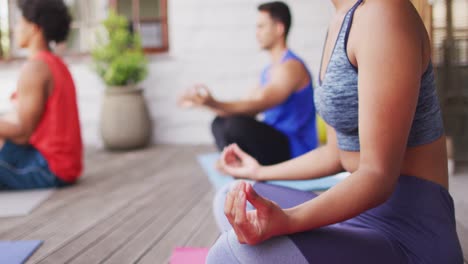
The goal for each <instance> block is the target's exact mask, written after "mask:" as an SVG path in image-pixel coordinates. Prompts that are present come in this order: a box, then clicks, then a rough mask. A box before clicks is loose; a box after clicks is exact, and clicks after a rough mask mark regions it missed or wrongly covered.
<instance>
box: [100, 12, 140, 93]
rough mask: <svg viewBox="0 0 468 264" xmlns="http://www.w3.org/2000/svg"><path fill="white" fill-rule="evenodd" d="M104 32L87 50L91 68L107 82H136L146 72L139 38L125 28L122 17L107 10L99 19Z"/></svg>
mask: <svg viewBox="0 0 468 264" xmlns="http://www.w3.org/2000/svg"><path fill="white" fill-rule="evenodd" d="M103 26H104V32H103V33H104V34H102V35H99V36H98V44H97V45H96V46H95V47H94V49H93V50H92V51H91V55H92V58H93V62H94V69H95V70H96V72H97V73H98V74H99V76H100V77H101V78H102V79H103V80H104V82H105V83H106V84H107V85H108V86H125V85H132V84H137V83H139V82H141V81H142V80H144V79H145V78H146V76H147V75H148V61H147V59H146V57H145V54H144V53H143V49H142V46H141V38H140V36H139V35H138V34H136V33H132V32H130V30H129V22H128V20H127V18H126V17H124V16H121V15H118V14H116V13H115V12H114V11H111V12H110V13H109V16H108V17H107V19H106V20H104V21H103Z"/></svg>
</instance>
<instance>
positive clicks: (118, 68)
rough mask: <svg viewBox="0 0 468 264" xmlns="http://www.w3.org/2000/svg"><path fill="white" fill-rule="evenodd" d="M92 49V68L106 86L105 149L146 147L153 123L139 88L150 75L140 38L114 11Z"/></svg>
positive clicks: (102, 123)
mask: <svg viewBox="0 0 468 264" xmlns="http://www.w3.org/2000/svg"><path fill="white" fill-rule="evenodd" d="M103 26H104V27H103V29H104V30H103V32H102V33H103V34H101V35H99V36H98V44H97V45H96V46H95V47H94V48H93V50H92V52H91V55H92V58H93V68H94V69H95V71H96V72H97V74H98V75H99V76H100V77H101V78H102V80H103V81H104V83H105V84H106V86H107V87H106V90H105V93H104V98H103V102H102V109H101V120H100V122H101V123H100V126H101V135H102V139H103V142H104V145H105V147H106V148H108V149H111V150H127V149H135V148H140V147H144V146H146V145H147V144H148V143H149V141H150V138H151V120H150V117H149V112H148V108H147V106H146V103H145V100H144V97H143V90H142V89H141V88H140V87H139V86H138V84H139V83H140V82H141V81H143V80H144V79H145V78H146V76H147V74H148V68H147V67H148V66H147V64H148V62H147V59H146V57H145V55H144V53H143V49H142V46H141V39H140V36H139V35H138V34H136V33H132V32H131V30H130V27H129V22H128V20H127V19H126V18H125V17H124V16H120V15H118V14H116V13H115V12H113V11H111V12H110V13H109V16H108V18H107V19H106V20H104V21H103Z"/></svg>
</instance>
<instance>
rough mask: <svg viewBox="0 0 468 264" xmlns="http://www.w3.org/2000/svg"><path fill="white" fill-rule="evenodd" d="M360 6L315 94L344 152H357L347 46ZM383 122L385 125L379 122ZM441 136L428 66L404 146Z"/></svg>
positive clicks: (353, 78) (354, 85) (348, 19)
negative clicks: (406, 142)
mask: <svg viewBox="0 0 468 264" xmlns="http://www.w3.org/2000/svg"><path fill="white" fill-rule="evenodd" d="M361 3H362V0H359V1H358V2H357V3H356V4H355V5H354V6H353V7H352V8H351V9H350V10H349V11H348V13H347V14H346V16H345V18H344V20H343V24H342V25H341V29H340V32H339V35H338V38H337V41H336V43H335V47H334V49H333V51H332V55H331V58H330V62H329V63H328V68H327V69H326V72H325V77H324V80H323V83H322V80H320V79H319V86H318V87H317V88H316V90H315V107H316V109H317V112H318V114H319V115H320V116H321V117H322V118H323V119H324V120H325V122H326V123H327V124H329V125H330V126H332V127H333V128H334V129H335V130H336V135H337V140H338V147H339V148H340V149H341V150H345V151H359V150H360V145H359V128H358V105H359V100H358V69H357V68H356V67H354V65H352V64H351V62H350V61H349V58H348V55H347V51H346V46H347V42H348V35H349V31H350V29H351V24H352V21H353V15H354V11H355V10H356V8H357V7H358V6H359V5H360V4H361ZM319 76H320V74H319ZM389 79H391V76H390V78H389ZM382 122H387V121H386V120H382ZM443 133H444V127H443V122H442V115H441V111H440V105H439V101H438V98H437V93H436V89H435V81H434V70H433V67H432V63H430V64H429V66H428V68H427V70H426V71H425V72H424V74H423V76H422V77H421V87H420V91H419V97H418V104H417V107H416V113H415V116H414V120H413V124H412V126H411V130H410V134H409V138H408V144H407V146H408V147H414V146H419V145H423V144H427V143H430V142H433V141H435V140H436V139H438V138H440V137H441V136H442V135H443Z"/></svg>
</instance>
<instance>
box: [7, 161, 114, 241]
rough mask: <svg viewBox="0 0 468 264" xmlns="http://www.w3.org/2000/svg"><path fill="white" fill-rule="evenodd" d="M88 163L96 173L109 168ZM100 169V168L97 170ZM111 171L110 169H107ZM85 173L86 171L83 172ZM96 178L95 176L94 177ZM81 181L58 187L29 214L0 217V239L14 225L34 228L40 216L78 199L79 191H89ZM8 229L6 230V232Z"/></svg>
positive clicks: (100, 164)
mask: <svg viewBox="0 0 468 264" xmlns="http://www.w3.org/2000/svg"><path fill="white" fill-rule="evenodd" d="M113 162H115V164H118V163H116V162H119V161H118V157H117V156H116V157H114V158H113V159H110V163H111V164H114V163H113ZM88 163H89V164H90V165H92V166H93V167H94V168H98V170H96V172H97V173H96V175H102V174H104V173H105V171H106V170H109V169H110V168H109V167H106V166H105V165H104V164H103V163H92V162H88ZM99 169H101V170H99ZM109 172H110V173H112V170H111V171H109ZM85 174H86V173H85ZM96 178H97V177H96ZM84 182H85V183H87V182H89V179H86V180H85V181H84ZM84 185H86V184H83V181H82V182H81V183H79V184H77V185H75V186H73V187H71V188H65V189H60V190H58V191H57V192H56V193H54V194H53V195H52V196H51V197H50V198H49V200H48V201H47V202H46V203H44V204H42V205H41V206H40V207H39V208H37V209H36V210H35V211H33V212H32V213H31V214H30V215H27V216H24V217H20V218H18V217H16V218H9V219H0V238H1V239H7V238H10V237H11V236H9V233H10V232H11V230H12V229H13V228H15V227H19V228H20V229H23V230H24V231H30V229H28V228H27V229H25V227H26V226H29V227H31V228H34V227H36V226H38V225H41V223H42V222H40V221H39V222H38V220H40V219H41V217H42V216H47V219H46V220H48V217H49V216H50V214H51V213H52V211H54V210H60V209H61V208H62V207H64V206H66V205H68V204H69V203H70V201H78V200H79V196H78V194H80V193H81V191H86V192H87V191H89V190H88V189H87V188H86V187H84ZM6 231H8V232H6Z"/></svg>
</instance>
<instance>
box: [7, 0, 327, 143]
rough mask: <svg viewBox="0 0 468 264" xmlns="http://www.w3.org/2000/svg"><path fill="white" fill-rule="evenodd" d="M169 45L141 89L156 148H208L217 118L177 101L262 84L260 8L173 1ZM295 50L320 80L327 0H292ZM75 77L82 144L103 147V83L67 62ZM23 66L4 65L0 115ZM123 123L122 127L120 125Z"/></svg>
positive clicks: (248, 0)
mask: <svg viewBox="0 0 468 264" xmlns="http://www.w3.org/2000/svg"><path fill="white" fill-rule="evenodd" d="M168 2H169V3H168V5H169V6H168V9H169V10H168V18H169V38H170V40H169V46H170V51H169V52H168V53H166V54H161V55H153V56H150V74H149V77H148V79H147V80H146V81H144V82H143V83H142V84H141V85H142V87H144V88H145V94H146V99H147V102H148V105H149V108H150V112H151V115H152V118H153V120H154V136H153V140H154V142H155V143H190V144H198V143H210V142H212V138H211V135H210V130H209V123H210V121H211V119H212V118H213V117H214V116H213V114H211V113H209V112H207V111H204V110H182V109H179V108H178V107H177V106H176V99H177V95H178V94H180V92H181V91H182V90H183V89H185V88H186V87H188V86H189V85H191V84H193V83H195V82H203V83H206V84H207V85H208V86H209V87H210V88H212V90H213V93H214V95H215V96H216V97H219V98H222V99H235V98H237V97H239V96H241V95H242V94H243V93H244V92H245V91H246V90H247V89H248V88H250V87H252V86H254V85H255V84H256V83H257V79H258V75H259V73H260V71H261V69H262V67H263V66H264V65H265V63H267V62H268V58H267V56H266V54H265V53H263V52H260V51H259V49H258V47H257V43H256V40H255V21H256V12H257V11H256V6H257V4H258V3H260V2H259V1H252V0H169V1H168ZM286 2H288V3H289V5H290V7H291V8H292V13H293V28H292V31H291V35H290V38H289V44H290V46H291V48H292V49H293V50H294V51H295V52H296V53H298V54H299V55H300V56H301V57H302V58H304V60H305V61H306V63H307V64H308V66H309V68H310V69H311V71H312V72H313V74H314V77H316V75H317V72H318V68H319V63H320V57H321V51H322V47H323V41H324V37H325V32H326V28H327V25H328V19H329V18H330V15H331V13H332V7H331V5H330V4H329V1H325V0H291V1H286ZM67 61H68V62H69V64H70V68H71V71H72V74H73V76H74V79H75V82H76V86H77V90H78V98H79V99H78V100H79V107H80V116H81V122H82V129H83V137H84V141H85V143H86V144H88V145H98V146H99V145H101V140H100V137H99V109H100V100H101V96H102V92H103V90H104V85H103V84H102V83H101V81H100V80H99V79H98V78H97V76H96V75H95V74H94V73H93V72H91V70H90V67H89V60H87V59H82V60H80V61H76V60H67ZM19 67H20V65H19V64H18V63H13V64H10V65H0V80H2V81H1V83H2V84H1V85H0V104H1V105H2V106H1V107H0V109H3V108H5V107H6V106H5V105H6V103H5V102H6V98H7V94H8V93H9V92H10V91H11V90H12V88H13V87H14V83H15V82H16V78H17V76H18V74H17V72H18V69H19ZM123 125H124V124H123Z"/></svg>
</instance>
